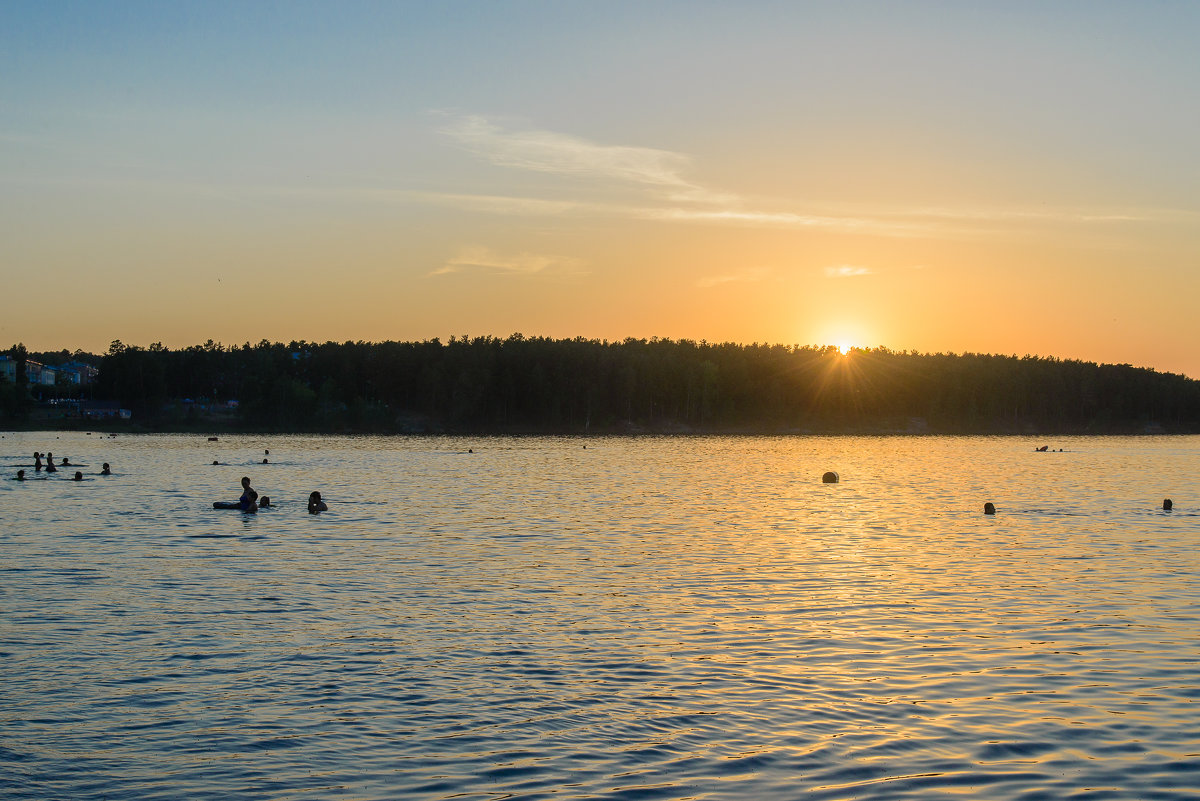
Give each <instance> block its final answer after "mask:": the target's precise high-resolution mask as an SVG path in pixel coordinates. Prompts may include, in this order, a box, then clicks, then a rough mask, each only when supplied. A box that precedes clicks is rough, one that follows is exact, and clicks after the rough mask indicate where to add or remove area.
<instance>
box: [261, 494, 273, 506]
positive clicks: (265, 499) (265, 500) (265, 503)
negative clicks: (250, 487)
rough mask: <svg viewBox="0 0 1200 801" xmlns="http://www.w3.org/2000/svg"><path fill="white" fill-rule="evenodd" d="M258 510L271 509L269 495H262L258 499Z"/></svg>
mask: <svg viewBox="0 0 1200 801" xmlns="http://www.w3.org/2000/svg"><path fill="white" fill-rule="evenodd" d="M258 508H259V509H269V508H271V497H270V496H269V495H264V496H262V497H261V498H259V499H258Z"/></svg>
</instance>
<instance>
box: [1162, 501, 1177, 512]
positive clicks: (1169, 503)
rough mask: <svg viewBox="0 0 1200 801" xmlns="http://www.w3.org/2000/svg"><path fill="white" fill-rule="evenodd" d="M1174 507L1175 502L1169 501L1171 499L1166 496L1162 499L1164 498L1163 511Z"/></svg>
mask: <svg viewBox="0 0 1200 801" xmlns="http://www.w3.org/2000/svg"><path fill="white" fill-rule="evenodd" d="M1174 507H1175V504H1173V503H1171V499H1170V498H1166V499H1164V500H1163V511H1164V512H1169V511H1171V509H1173V508H1174Z"/></svg>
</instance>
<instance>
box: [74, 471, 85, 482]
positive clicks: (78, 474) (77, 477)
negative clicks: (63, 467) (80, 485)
mask: <svg viewBox="0 0 1200 801" xmlns="http://www.w3.org/2000/svg"><path fill="white" fill-rule="evenodd" d="M75 480H76V481H83V473H81V472H79V471H78V470H76V471H75Z"/></svg>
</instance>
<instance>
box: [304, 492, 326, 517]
mask: <svg viewBox="0 0 1200 801" xmlns="http://www.w3.org/2000/svg"><path fill="white" fill-rule="evenodd" d="M328 511H329V507H328V506H327V505H326V504H325V501H323V500H321V493H319V492H314V493H312V494H310V495H309V496H308V513H309V514H310V515H315V514H316V513H317V512H328Z"/></svg>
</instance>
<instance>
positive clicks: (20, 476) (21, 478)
mask: <svg viewBox="0 0 1200 801" xmlns="http://www.w3.org/2000/svg"><path fill="white" fill-rule="evenodd" d="M24 480H25V471H24V470H18V471H17V477H16V478H15V479H13V481H24Z"/></svg>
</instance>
